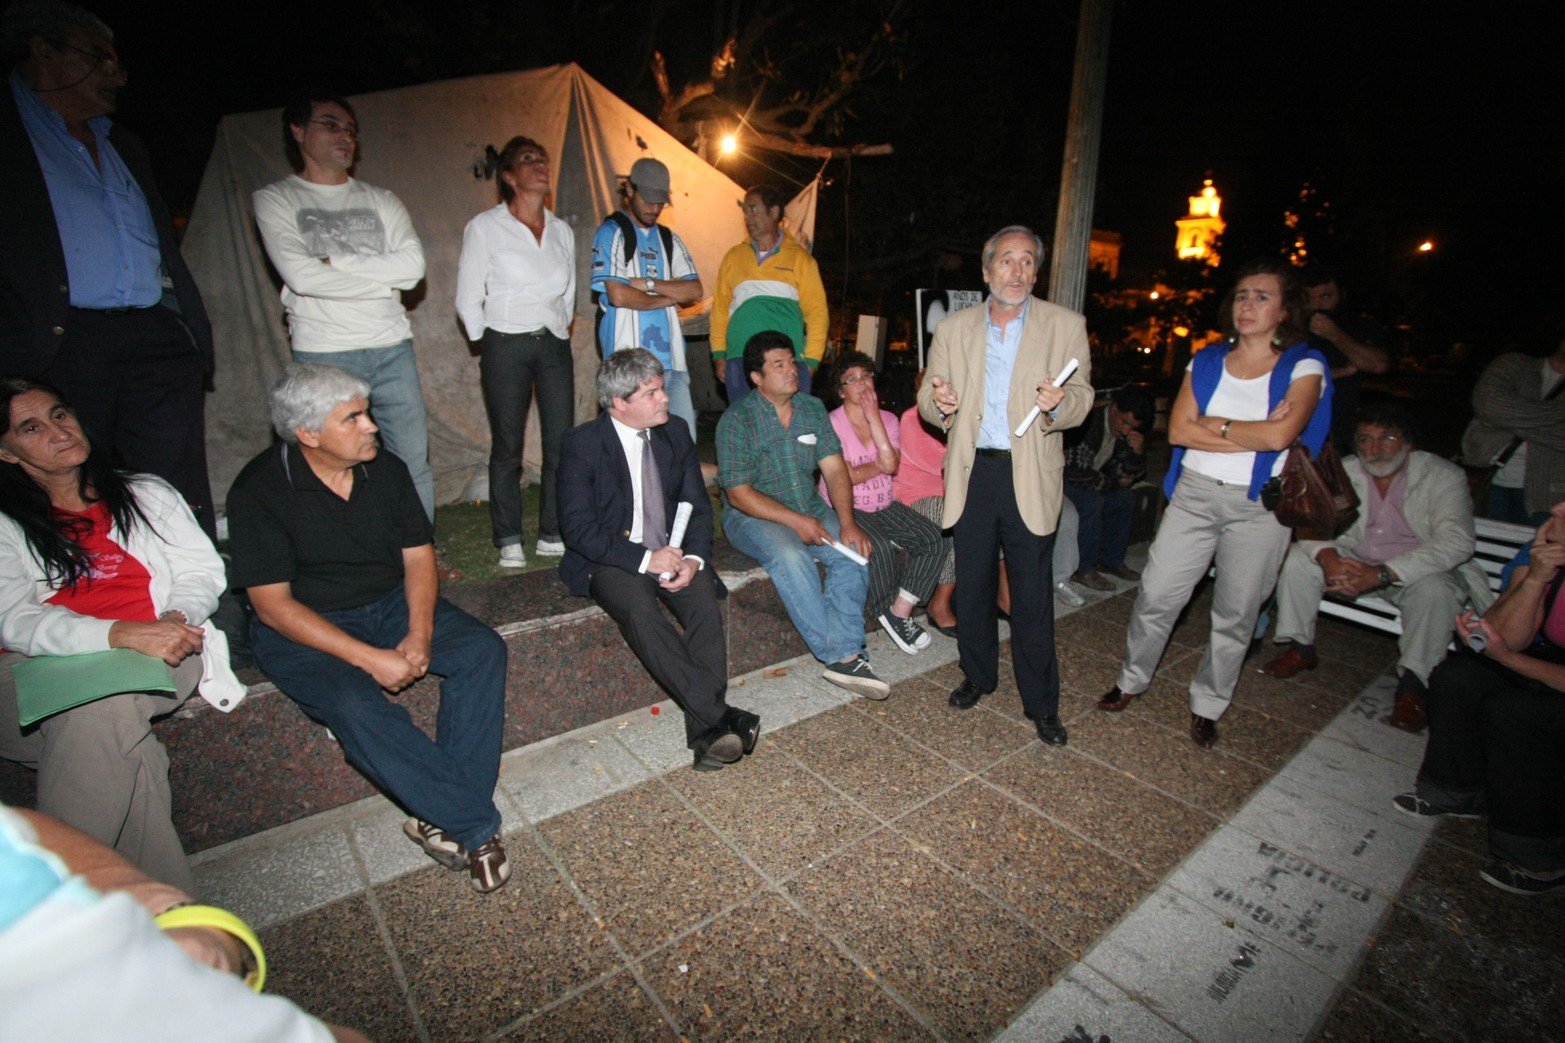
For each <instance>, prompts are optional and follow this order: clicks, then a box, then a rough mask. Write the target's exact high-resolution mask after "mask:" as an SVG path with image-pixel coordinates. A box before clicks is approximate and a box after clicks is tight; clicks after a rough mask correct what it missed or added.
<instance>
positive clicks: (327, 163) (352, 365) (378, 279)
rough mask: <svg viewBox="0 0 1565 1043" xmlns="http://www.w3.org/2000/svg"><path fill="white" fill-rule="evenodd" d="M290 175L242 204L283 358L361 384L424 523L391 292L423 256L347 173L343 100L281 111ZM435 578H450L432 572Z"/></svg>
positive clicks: (414, 380)
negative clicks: (277, 296)
mask: <svg viewBox="0 0 1565 1043" xmlns="http://www.w3.org/2000/svg"><path fill="white" fill-rule="evenodd" d="M282 120H283V131H284V141H285V143H286V145H287V148H288V153H289V156H288V158H289V160H290V162H291V163H292V165H293V167H294V170H296V171H297V173H295V174H292V175H290V176H289V177H286V178H283V179H282V180H281V181H275V182H273V183H272V184H270V185H267V186H266V187H265V188H263V189H260V190H259V191H257V192H256V193H255V195H254V197H253V202H254V206H255V223H256V226H257V227H258V228H259V229H260V231H261V242H262V244H263V245H264V246H265V247H266V256H267V257H269V258H270V259H271V262H272V266H273V267H274V268H276V269H277V274H278V275H280V276H282V279H283V289H282V301H283V309H284V311H286V312H287V315H288V333H289V336H290V338H291V339H292V342H293V357H294V360H295V361H298V362H314V363H319V364H321V365H325V366H336V367H337V368H339V369H345V370H347V371H348V372H350V373H353V374H355V375H357V376H359V377H362V378H363V379H364V380H367V381H368V382H369V385H370V404H371V408H372V409H373V410H374V414H375V423H376V424H377V425H379V427H380V435H381V440H382V441H383V442H384V443H385V446H386V448H387V449H389V450H390V451H391V452H392V453H394V454H396V456H397V457H398V459H400V460H401V461H402V462H403V463H404V464H406V465H407V468H408V473H409V474H410V475H411V476H412V478H413V487H414V488H415V489H417V490H418V498H419V502H420V503H421V504H422V505H423V507H424V513H425V515H427V516H428V517H429V520H430V522H431V523H433V522H434V519H435V480H434V475H433V474H432V473H431V471H430V469H429V428H428V424H427V421H426V419H425V415H424V390H423V386H422V385H421V384H420V383H419V377H418V367H417V365H416V364H415V362H414V356H413V326H412V324H411V323H410V322H409V321H408V314H407V309H406V308H404V307H403V306H402V293H403V291H406V290H411V289H413V288H414V287H415V286H417V285H418V284H419V283H420V282H421V281H422V280H423V278H424V247H423V244H422V243H420V242H419V238H418V234H417V233H416V232H415V231H414V230H413V222H412V220H411V219H410V218H409V217H408V212H407V208H406V207H404V206H403V205H402V201H401V200H400V199H398V198H397V197H396V196H395V195H394V194H393V193H391V192H390V191H389V190H387V189H384V188H377V187H375V186H374V185H367V184H365V183H364V182H363V181H360V180H358V179H357V178H355V177H353V176H352V174H351V173H350V171H351V170H352V169H353V164H354V161H355V159H356V157H357V155H358V142H359V125H358V120H357V118H356V117H355V116H354V112H353V106H352V105H350V104H349V103H348V101H347V99H345V98H340V97H335V96H332V95H327V94H302V95H300V96H299V97H297V98H295V99H294V100H293V101H292V102H290V103H289V104H288V106H287V107H286V108H284V109H283V113H282ZM439 571H440V574H441V578H442V579H454V578H458V577H457V574H456V573H454V572H453V570H451V569H450V568H448V567H446V566H445V565H444V563H441V565H440V568H439Z"/></svg>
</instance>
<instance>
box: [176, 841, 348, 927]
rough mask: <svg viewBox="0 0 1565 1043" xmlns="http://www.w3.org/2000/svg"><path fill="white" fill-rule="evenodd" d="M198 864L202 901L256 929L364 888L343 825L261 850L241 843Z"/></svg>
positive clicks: (196, 869) (196, 870)
mask: <svg viewBox="0 0 1565 1043" xmlns="http://www.w3.org/2000/svg"><path fill="white" fill-rule="evenodd" d="M194 868H195V875H196V894H197V895H198V896H199V897H200V898H201V900H202V901H203V902H208V903H210V904H212V905H216V906H221V907H222V908H224V909H227V910H228V911H229V912H231V913H233V914H234V915H235V916H238V917H239V918H240V919H241V920H244V921H245V922H246V923H248V924H249V925H250V926H251V927H253V928H256V929H257V930H259V929H260V928H262V927H267V926H270V925H271V924H274V923H280V922H282V921H284V920H287V919H291V918H292V917H295V916H298V915H299V914H300V913H304V912H307V911H308V910H310V909H315V908H318V907H320V906H323V905H326V904H327V903H328V902H335V901H336V900H337V899H339V898H346V897H347V896H348V895H350V894H353V893H354V892H355V891H361V890H363V888H364V879H363V878H362V877H361V876H360V875H359V871H358V868H357V867H356V866H355V865H354V864H353V857H352V855H351V854H350V853H349V851H348V835H347V834H346V833H345V832H343V830H342V827H340V826H332V827H331V828H328V829H324V830H321V831H320V832H318V833H311V834H308V835H305V836H297V837H290V838H288V839H287V840H284V841H281V842H279V843H276V844H274V845H271V846H268V847H266V848H263V849H259V850H258V849H257V847H256V846H253V845H241V846H240V847H238V848H236V849H235V850H234V851H233V852H232V853H230V854H228V855H225V856H222V857H219V858H215V859H212V860H211V861H208V862H203V863H202V864H200V865H198V866H195V867H194Z"/></svg>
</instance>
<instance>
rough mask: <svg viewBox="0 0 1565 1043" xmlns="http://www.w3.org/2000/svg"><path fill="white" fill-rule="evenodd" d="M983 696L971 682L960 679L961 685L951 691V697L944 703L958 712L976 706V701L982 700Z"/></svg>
mask: <svg viewBox="0 0 1565 1043" xmlns="http://www.w3.org/2000/svg"><path fill="white" fill-rule="evenodd" d="M985 694H986V693H984V692H980V691H979V690H978V688H977V687H976V686H975V685H974V684H973V682H971V681H969V680H968V679H967V678H965V677H964V678H962V683H961V684H959V685H957V686H956V687H955V688H953V689H952V690H951V697H950V698H949V699H947V700H946V702H948V703H950V704H951V705H952V706H954V707H956V708H957V709H958V710H971V709H972V708H973V707H975V706H977V705H978V700H980V699H982V698H983V697H984V695H985Z"/></svg>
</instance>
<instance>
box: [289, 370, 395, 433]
mask: <svg viewBox="0 0 1565 1043" xmlns="http://www.w3.org/2000/svg"><path fill="white" fill-rule="evenodd" d="M369 397H370V386H369V382H368V381H366V380H364V379H363V378H362V377H358V376H355V375H354V374H352V373H349V372H348V371H347V370H345V369H338V368H337V367H336V366H322V365H320V364H319V363H315V362H294V363H291V364H290V365H289V366H288V368H287V369H285V370H283V375H282V376H280V377H278V378H277V381H276V382H275V383H274V384H273V385H272V395H271V403H270V407H271V414H272V430H273V431H276V432H277V437H278V438H281V439H282V440H283V441H284V442H287V443H288V444H290V445H298V444H299V429H300V428H303V429H304V430H306V431H319V430H320V429H321V428H323V427H325V426H326V418H327V417H329V416H331V411H332V410H333V409H336V408H337V407H338V406H339V405H341V404H342V403H344V402H348V401H351V400H352V399H355V398H369Z"/></svg>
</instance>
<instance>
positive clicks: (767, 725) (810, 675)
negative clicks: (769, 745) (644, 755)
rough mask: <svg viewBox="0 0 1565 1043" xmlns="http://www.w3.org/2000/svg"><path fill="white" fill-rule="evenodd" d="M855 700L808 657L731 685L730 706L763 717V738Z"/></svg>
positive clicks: (729, 688)
mask: <svg viewBox="0 0 1565 1043" xmlns="http://www.w3.org/2000/svg"><path fill="white" fill-rule="evenodd" d="M853 698H854V695H853V693H851V692H848V691H845V690H843V689H841V688H838V687H837V686H836V685H834V684H831V683H829V682H827V681H826V680H824V679H823V678H822V677H821V665H820V664H819V663H817V662H816V661H815V660H814V659H811V658H810V657H808V656H804V657H802V658H798V659H791V660H789V661H788V662H786V663H779V664H777V665H776V666H772V667H768V668H766V669H765V670H760V671H756V672H755V673H751V674H746V675H745V676H744V677H741V678H738V679H737V680H734V681H732V682H730V683H729V685H728V702H729V705H731V706H737V707H739V708H741V709H744V710H749V711H750V712H751V713H758V714H760V715H761V730H762V735H763V736H764V735H766V734H768V733H770V732H775V731H777V729H779V728H784V727H787V726H788V725H790V724H797V723H798V722H799V721H803V720H808V719H809V718H811V717H814V716H815V715H816V714H818V713H825V712H826V711H827V710H830V709H832V708H833V707H837V706H842V705H843V704H845V703H847V702H849V701H851V700H852V699H853ZM761 741H762V742H765V741H766V740H765V739H764V738H763V739H762V740H761ZM688 756H689V755H688V753H687V755H686V758H687V760H688Z"/></svg>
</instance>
